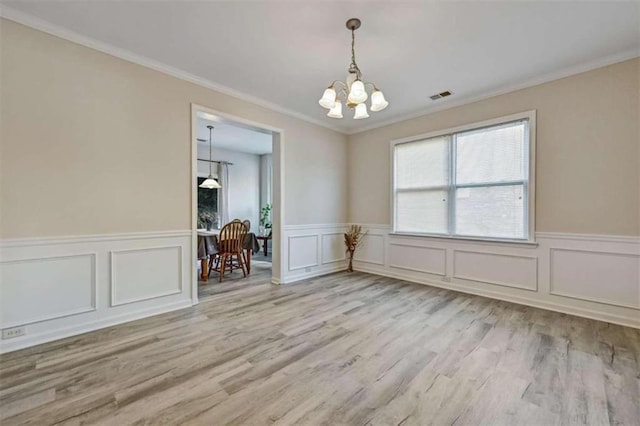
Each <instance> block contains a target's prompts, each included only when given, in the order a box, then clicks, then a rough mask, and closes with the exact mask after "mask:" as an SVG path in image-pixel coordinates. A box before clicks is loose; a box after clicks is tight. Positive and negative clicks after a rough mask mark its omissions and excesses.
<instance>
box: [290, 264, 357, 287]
mask: <svg viewBox="0 0 640 426" xmlns="http://www.w3.org/2000/svg"><path fill="white" fill-rule="evenodd" d="M346 270H347V265H346V264H341V265H336V266H334V267H331V268H322V269H319V270H317V271H313V272H305V273H302V274H296V275H289V276H287V280H286V281H285V282H284V283H283V284H291V283H295V282H298V281H302V280H307V279H310V278H316V277H321V276H323V275H327V274H333V273H335V272H341V271H346Z"/></svg>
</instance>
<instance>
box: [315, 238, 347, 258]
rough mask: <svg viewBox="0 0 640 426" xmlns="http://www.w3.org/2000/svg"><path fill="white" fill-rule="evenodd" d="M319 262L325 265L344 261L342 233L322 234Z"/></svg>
mask: <svg viewBox="0 0 640 426" xmlns="http://www.w3.org/2000/svg"><path fill="white" fill-rule="evenodd" d="M321 238H322V244H321V250H322V252H321V256H320V259H321V260H320V263H322V264H323V265H326V264H328V263H335V262H344V260H345V259H346V254H345V245H344V233H342V232H334V233H331V234H322V237H321Z"/></svg>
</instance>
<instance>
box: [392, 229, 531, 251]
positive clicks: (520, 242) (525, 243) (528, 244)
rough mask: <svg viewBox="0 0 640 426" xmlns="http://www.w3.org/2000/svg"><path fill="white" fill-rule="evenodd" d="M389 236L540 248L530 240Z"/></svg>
mask: <svg viewBox="0 0 640 426" xmlns="http://www.w3.org/2000/svg"><path fill="white" fill-rule="evenodd" d="M389 235H391V236H393V237H410V238H420V239H428V240H434V241H452V242H455V241H460V242H462V243H477V244H487V245H492V246H501V245H503V246H508V247H509V246H510V247H528V248H535V247H538V243H537V242H536V241H530V240H501V239H491V238H473V237H450V236H446V235H433V234H413V233H406V232H390V233H389Z"/></svg>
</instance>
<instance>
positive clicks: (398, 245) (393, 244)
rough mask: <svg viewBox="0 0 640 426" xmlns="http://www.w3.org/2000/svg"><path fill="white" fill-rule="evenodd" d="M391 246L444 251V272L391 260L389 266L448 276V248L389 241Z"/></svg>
mask: <svg viewBox="0 0 640 426" xmlns="http://www.w3.org/2000/svg"><path fill="white" fill-rule="evenodd" d="M391 246H396V247H411V248H416V249H425V250H436V251H442V252H444V271H443V272H442V273H440V272H436V271H431V270H428V269H419V268H410V267H408V266H402V265H394V264H393V263H391V262H389V267H390V268H396V269H405V270H407V271H414V272H421V273H424V274H431V275H438V276H440V277H446V276H447V249H444V248H440V247H427V246H418V245H414V244H404V243H389V247H391ZM389 252H391V249H389ZM354 260H355V259H354ZM369 263H374V262H369Z"/></svg>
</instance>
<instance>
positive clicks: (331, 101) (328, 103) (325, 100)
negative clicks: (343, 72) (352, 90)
mask: <svg viewBox="0 0 640 426" xmlns="http://www.w3.org/2000/svg"><path fill="white" fill-rule="evenodd" d="M318 103H319V104H320V106H321V107H323V108H326V109H331V108H333V106H334V105H335V103H336V91H335V90H334V89H333V86H331V87H328V88H327V89H326V90H325V91H324V94H323V95H322V98H320V100H319V101H318Z"/></svg>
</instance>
